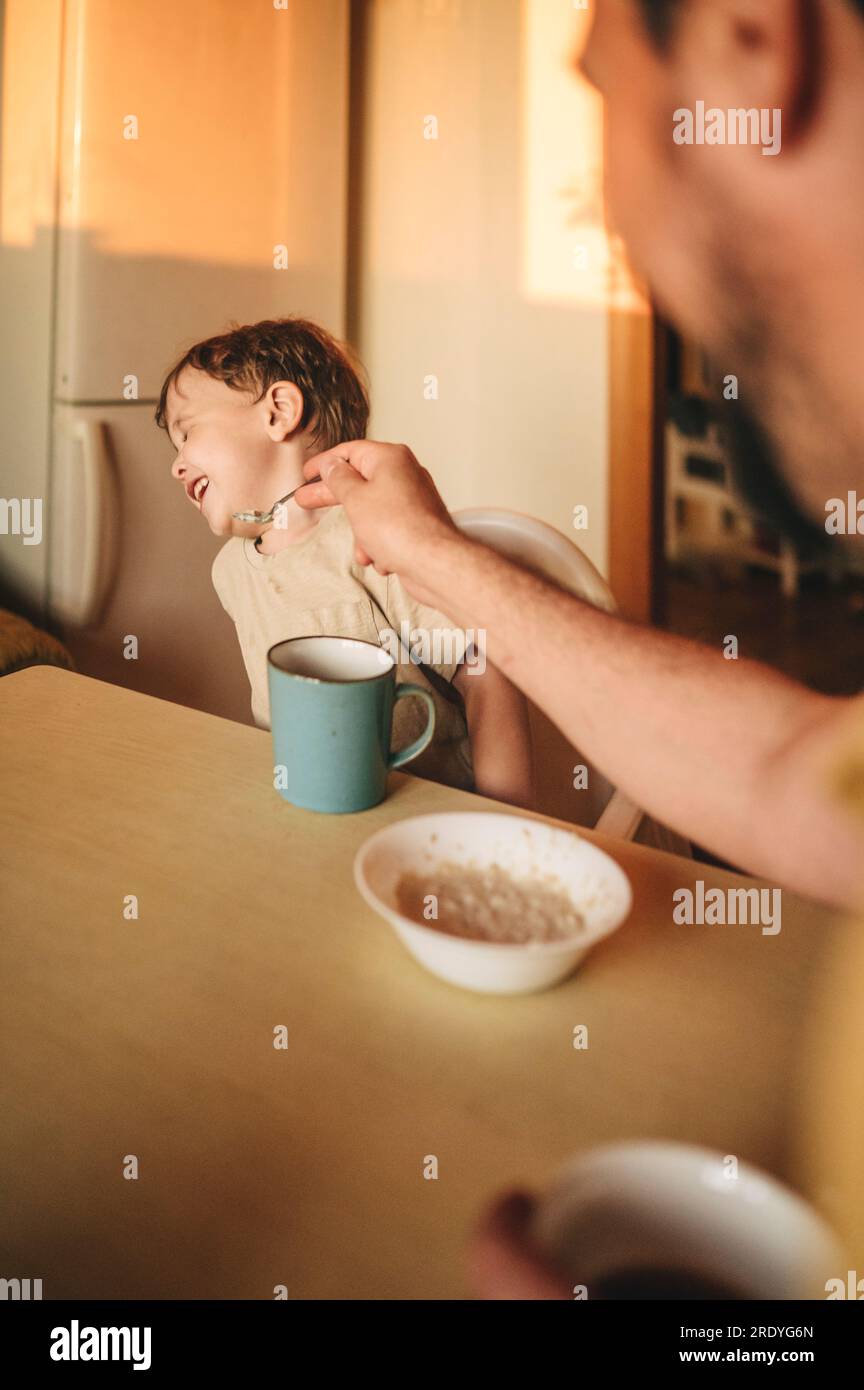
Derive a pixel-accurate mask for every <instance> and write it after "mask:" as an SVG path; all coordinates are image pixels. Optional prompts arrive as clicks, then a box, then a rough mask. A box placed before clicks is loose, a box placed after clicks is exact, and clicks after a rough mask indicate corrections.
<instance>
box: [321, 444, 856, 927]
mask: <svg viewBox="0 0 864 1390" xmlns="http://www.w3.org/2000/svg"><path fill="white" fill-rule="evenodd" d="M306 471H307V476H314V474H315V473H316V472H318V471H320V472H321V476H322V478H323V479H324V481H323V482H322V483H319V484H315V485H310V486H309V487H307V488H304V489H303V490H302V491H301V492H299V493H298V494H297V501H298V504H299V505H301V506H316V505H317V506H320V505H332V504H333V503H334V502H338V503H341V504H342V505H344V507H345V510H346V512H347V513H348V517H349V520H350V521H351V524H352V527H353V529H354V534H355V540H356V542H357V556H358V560H359V561H360V563H364V564H365V563H374V565H375V568H376V569H378V570H379V571H380V572H382V573H388V572H390V571H393V572H396V573H398V574H399V576H400V578H401V580H402V582H403V584H404V585H405V587H406V588H407V589H408V590H409V591H410V592H411V593H413V594H414V595H415V596H416V597H418V598H420V599H422V600H423V602H426V603H429V604H431V605H433V606H434V607H436V608H438V609H440V610H441V611H442V612H445V613H447V614H448V616H449V617H450V618H451V620H452V621H454V622H455V623H457V624H458V625H459V626H461V627H463V628H466V629H467V628H473V629H478V630H479V631H480V633H482V634H483V640H484V644H485V649H486V652H487V656H488V658H489V660H491V661H493V662H494V663H495V665H496V666H497V667H498V668H499V670H501V671H502V672H503V673H504V675H505V676H506V677H507V678H508V679H509V680H511V681H512V682H513V683H514V684H515V685H516V686H518V687H519V688H520V689H521V690H522V691H524V693H525V694H526V695H528V696H529V697H530V698H531V699H532V700H534V702H535V703H536V704H537V705H538V706H539V707H540V708H541V709H542V710H544V711H545V713H546V714H547V715H548V716H549V718H550V719H551V720H552V721H553V722H554V723H555V724H556V725H557V726H558V728H559V729H560V730H561V731H562V733H564V734H565V735H566V737H567V738H569V739H570V741H571V742H573V743H575V744H576V745H577V746H578V747H579V749H580V751H582V752H583V753H584V754H585V755H586V756H587V757H588V758H589V759H590V761H591V762H593V763H595V764H596V765H597V766H598V767H599V768H601V769H602V771H603V772H604V774H605V775H606V776H607V777H608V778H609V779H610V780H611V781H613V782H614V783H615V784H616V785H617V786H619V787H621V789H622V790H623V791H624V792H626V794H627V795H628V796H629V797H631V799H632V800H633V801H635V802H636V803H637V804H638V805H640V806H641V807H642V808H643V809H644V810H645V811H647V812H649V813H650V814H652V815H654V816H656V817H657V819H659V820H661V821H664V822H665V823H666V824H667V825H669V826H671V827H672V828H674V829H676V830H678V831H679V832H680V833H681V834H684V835H688V836H690V837H691V838H693V839H695V840H697V841H698V842H699V843H701V844H704V845H705V846H707V847H708V848H710V849H712V850H713V851H714V852H715V853H717V854H719V855H722V856H723V857H724V858H727V859H729V860H730V861H731V862H733V863H735V864H739V865H740V866H742V867H743V868H746V869H748V870H750V871H751V872H753V873H755V874H759V875H761V876H764V877H766V878H769V879H773V880H774V881H776V882H779V883H780V884H782V885H784V886H786V887H789V888H792V889H794V890H797V891H799V892H802V893H806V894H808V895H810V896H812V897H814V898H817V899H820V900H821V901H824V902H828V903H832V904H836V905H839V906H847V905H850V904H851V903H853V902H854V901H855V900H856V897H857V895H858V885H859V883H860V867H859V865H860V854H861V835H860V832H859V829H858V827H857V826H856V825H854V824H853V823H852V822H851V819H850V818H849V817H847V816H846V814H844V812H843V810H842V808H841V807H840V806H839V805H838V804H837V803H835V800H834V796H833V791H832V788H831V786H830V781H829V771H830V766H831V763H832V761H833V760H834V759H835V758H836V756H837V752H838V749H839V746H840V745H841V744H842V741H843V739H844V737H845V736H847V734H848V732H849V731H851V729H852V727H853V726H854V724H855V721H856V720H857V721H859V723H860V721H861V719H862V717H864V708H862V705H864V702H862V700H861V699H856V700H841V699H836V698H831V697H828V696H824V695H820V694H817V693H815V692H813V691H811V690H808V689H807V688H806V687H804V686H801V685H798V684H796V683H795V682H794V681H791V680H788V679H787V678H786V677H784V676H781V675H779V674H778V673H777V672H775V671H773V670H771V669H770V668H769V667H767V666H763V665H761V664H760V663H758V662H755V661H749V660H748V659H747V658H746V657H741V658H739V659H738V660H734V661H730V660H726V659H725V658H724V656H723V654H722V652H720V651H714V650H712V649H710V648H707V647H703V646H700V645H699V644H697V643H695V642H690V641H687V640H686V639H684V638H681V637H677V636H674V635H672V634H669V633H662V632H657V631H655V630H652V629H649V628H644V627H640V626H638V625H637V624H634V623H630V622H627V621H625V620H623V619H621V618H618V617H613V616H610V615H609V614H606V613H602V612H600V611H598V610H597V609H594V608H591V607H590V606H589V605H588V604H585V603H583V602H581V601H580V600H579V599H577V598H574V597H573V596H572V595H571V594H568V593H565V592H564V591H563V590H561V589H558V588H557V587H556V586H555V585H553V584H549V583H546V582H545V581H543V580H542V579H540V578H538V577H537V576H536V575H533V574H530V573H529V572H527V571H526V570H523V569H522V568H521V567H520V566H518V565H515V564H513V563H511V562H510V561H508V560H506V559H505V558H504V557H503V556H501V555H498V554H497V553H495V552H494V551H492V550H490V549H488V548H487V547H486V546H483V545H480V544H479V543H478V542H476V541H472V540H470V539H468V538H466V537H465V536H463V535H462V534H461V533H460V532H459V531H458V530H457V529H456V527H455V526H454V524H453V522H452V520H451V519H450V517H449V514H448V513H447V510H446V508H445V506H444V504H443V502H442V500H441V498H440V497H439V495H438V493H437V491H436V489H435V486H434V483H433V482H432V479H431V477H430V476H429V474H428V472H427V471H426V470H425V469H423V468H421V466H420V465H419V464H418V463H417V460H416V459H415V458H414V456H413V455H412V454H411V452H410V450H408V449H406V448H405V447H404V446H402V445H386V444H377V443H374V442H372V441H368V440H363V441H354V442H353V443H351V444H347V445H340V446H339V447H338V448H337V449H335V450H330V451H328V452H327V453H325V454H321V455H318V456H317V458H315V459H312V460H309V462H308V463H307V464H306Z"/></svg>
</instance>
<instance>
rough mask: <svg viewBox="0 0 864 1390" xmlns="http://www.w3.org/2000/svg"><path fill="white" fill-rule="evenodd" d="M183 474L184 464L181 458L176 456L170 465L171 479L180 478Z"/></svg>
mask: <svg viewBox="0 0 864 1390" xmlns="http://www.w3.org/2000/svg"><path fill="white" fill-rule="evenodd" d="M185 472H186V465H185V463H184V462H183V459H182V458H181V456H180V455H179V454H178V455H177V457H176V459H175V460H174V462H173V463H172V465H171V477H172V478H182V477H183V475H184V473H185Z"/></svg>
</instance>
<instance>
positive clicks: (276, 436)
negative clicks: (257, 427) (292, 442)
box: [261, 381, 303, 443]
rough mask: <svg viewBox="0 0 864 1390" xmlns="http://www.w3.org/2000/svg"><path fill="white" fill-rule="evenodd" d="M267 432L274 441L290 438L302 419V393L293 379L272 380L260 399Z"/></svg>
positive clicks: (279, 441)
mask: <svg viewBox="0 0 864 1390" xmlns="http://www.w3.org/2000/svg"><path fill="white" fill-rule="evenodd" d="M261 408H262V410H263V411H264V415H265V420H266V429H267V433H268V435H269V436H270V438H271V439H273V440H275V441H276V443H281V442H282V441H283V440H284V439H288V438H290V436H291V435H292V434H293V433H294V431H295V430H297V429H299V427H300V421H301V420H302V419H303V393H302V391H301V390H300V388H299V387H298V386H295V385H294V382H293V381H274V383H273V385H272V386H271V387H270V388H269V389H268V390H267V392H266V394H265V396H264V399H263V400H262V401H261Z"/></svg>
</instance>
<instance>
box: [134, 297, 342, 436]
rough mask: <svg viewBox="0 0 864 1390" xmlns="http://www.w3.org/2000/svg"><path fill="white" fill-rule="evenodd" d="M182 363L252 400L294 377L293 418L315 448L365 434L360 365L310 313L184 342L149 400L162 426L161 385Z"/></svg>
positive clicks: (169, 380)
mask: <svg viewBox="0 0 864 1390" xmlns="http://www.w3.org/2000/svg"><path fill="white" fill-rule="evenodd" d="M184 367H197V368H198V370H199V371H202V372H206V373H207V375H208V376H212V377H215V379H216V380H217V381H224V382H225V383H226V385H228V386H232V387H234V389H235V390H237V391H249V392H252V393H253V395H254V398H255V400H256V401H260V400H261V398H262V396H264V394H265V392H266V391H267V390H268V389H269V387H270V386H272V385H273V383H274V381H291V382H293V383H294V385H295V386H296V387H297V388H298V390H300V391H301V393H302V395H303V416H302V419H301V421H300V426H301V428H303V429H305V428H306V426H307V425H310V424H311V425H312V428H313V440H314V442H315V443H316V444H317V445H319V446H320V448H321V449H332V448H333V446H334V445H336V444H343V443H344V442H345V441H346V440H349V439H363V438H365V436H366V427H367V425H368V423H369V392H368V388H367V386H366V382H365V379H364V375H363V369H362V367H361V366H360V363H359V362H358V361H357V360H356V359H355V358H354V357H353V354H352V353H351V350H350V348H348V347H347V346H346V345H345V344H343V343H339V342H337V340H336V339H335V338H334V337H333V336H332V335H331V334H330V333H328V332H327V331H326V330H325V329H323V328H320V327H319V326H318V324H317V323H312V322H311V320H309V319H301V318H295V317H289V318H284V319H264V320H263V321H262V322H261V323H252V324H247V325H245V326H243V327H240V326H239V325H238V326H235V327H232V328H230V329H229V330H228V332H227V333H220V334H218V335H217V336H216V337H215V338H207V339H206V341H204V342H203V343H196V344H195V346H194V347H191V348H189V351H188V352H185V353H184V354H183V356H182V357H181V358H180V360H179V361H178V362H176V363H175V364H174V366H173V367H172V368H171V370H170V372H169V373H168V375H167V376H166V378H165V381H164V382H163V385H162V390H161V392H160V394H159V404H158V406H157V408H156V423H157V425H158V426H159V428H160V429H163V430H165V429H167V428H168V423H167V419H166V405H167V400H168V388H169V387H170V386H171V384H172V382H176V380H177V378H178V377H179V375H180V373H181V372H182V371H183V369H184Z"/></svg>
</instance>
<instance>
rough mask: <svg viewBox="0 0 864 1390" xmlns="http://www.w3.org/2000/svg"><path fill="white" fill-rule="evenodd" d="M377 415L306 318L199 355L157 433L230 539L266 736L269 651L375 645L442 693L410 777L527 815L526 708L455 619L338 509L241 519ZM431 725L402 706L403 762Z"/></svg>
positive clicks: (232, 599)
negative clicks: (358, 547) (421, 598)
mask: <svg viewBox="0 0 864 1390" xmlns="http://www.w3.org/2000/svg"><path fill="white" fill-rule="evenodd" d="M368 417H369V400H368V396H367V392H366V388H365V386H364V384H363V382H362V380H361V377H360V374H359V371H358V368H357V367H356V366H355V365H354V363H353V362H352V359H351V357H350V355H349V352H348V350H347V349H346V348H345V347H344V346H342V345H340V344H339V343H337V342H336V340H335V339H334V338H332V337H331V336H330V334H329V333H326V332H325V331H324V330H323V329H322V328H319V327H318V326H317V325H316V324H314V323H311V322H309V321H308V320H305V319H300V318H287V319H278V320H268V321H265V322H263V323H257V324H253V325H250V326H247V327H243V328H234V329H232V330H231V331H229V332H227V333H224V334H221V335H220V336H218V337H215V338H209V339H207V341H206V342H202V343H198V344H196V346H195V347H193V348H190V349H189V351H188V352H187V353H185V354H184V355H183V357H181V358H180V360H179V361H178V362H177V363H176V365H175V366H174V367H173V368H172V369H171V371H170V372H169V373H168V376H167V377H166V379H165V383H164V385H163V387H162V392H161V396H160V399H159V406H158V409H157V411H156V422H157V424H158V425H159V426H160V427H161V428H163V429H165V430H167V432H168V435H169V437H170V439H171V440H172V442H173V444H174V446H175V448H176V449H177V457H176V459H175V460H174V464H173V466H172V469H171V472H172V475H173V477H175V478H176V479H177V480H178V481H179V482H180V483H181V484H182V485H183V487H184V489H185V491H186V495H187V497H188V498H189V501H190V502H191V503H192V505H193V506H196V507H197V508H198V510H199V511H200V512H201V514H202V516H203V517H204V519H205V521H206V522H207V524H208V525H209V527H210V530H211V531H213V533H214V534H215V535H217V536H230V537H231V539H230V540H229V541H228V542H227V544H226V545H224V546H223V547H222V549H221V550H220V551H219V554H218V555H217V556H216V559H215V561H214V562H213V570H212V578H213V584H214V587H215V589H216V592H217V594H218V595H219V599H220V602H221V603H222V606H223V608H224V609H225V611H226V612H227V613H228V615H229V617H230V618H231V619H232V620H233V622H234V624H235V626H236V628H237V636H238V638H239V641H240V647H241V650H242V653H243V660H244V662H245V665H246V671H247V674H248V676H249V682H250V685H251V687H252V714H253V717H254V719H255V722H256V724H258V725H259V726H260V727H261V728H269V727H270V712H269V695H268V688H267V651H268V649H269V648H270V647H271V646H273V645H274V644H275V643H276V642H279V641H282V640H284V639H287V638H290V637H302V636H314V635H326V636H335V637H359V638H363V639H364V640H366V641H371V642H375V643H376V644H378V645H383V646H385V647H386V649H387V651H389V652H390V653H391V655H393V656H394V657H396V658H397V671H396V675H397V679H398V680H400V681H413V682H414V683H415V684H420V685H423V686H424V687H425V688H427V689H429V690H430V691H431V693H432V697H433V699H434V702H435V712H436V720H435V734H434V737H433V739H432V742H431V743H430V745H429V747H428V748H427V749H426V750H425V751H424V752H423V753H422V754H421V755H420V756H419V757H418V758H416V759H415V760H414V761H413V762H412V763H411V764H410V765H409V766H410V770H411V771H412V772H415V773H416V774H418V775H419V776H421V777H426V778H429V779H430V780H432V781H437V782H445V783H447V784H449V785H450V786H455V787H461V788H463V789H465V790H468V791H478V792H480V793H482V794H483V795H484V796H490V797H495V798H496V799H498V800H500V801H509V802H512V803H513V804H515V805H519V806H529V807H530V806H531V804H532V801H533V787H532V775H531V743H530V734H529V729H528V714H527V707H526V704H525V700H524V698H523V696H522V695H521V694H520V692H519V691H518V690H516V688H515V687H514V686H513V685H512V684H511V683H510V682H509V681H508V680H507V679H506V677H504V676H503V675H502V674H501V672H500V671H498V670H497V669H496V668H495V667H494V666H493V665H492V664H491V663H489V662H486V661H485V658H483V657H482V654H478V653H477V652H476V651H475V649H474V647H473V644H470V643H469V642H468V640H467V636H466V634H464V633H462V632H460V631H459V630H458V629H454V628H453V625H452V624H451V623H450V622H449V621H448V619H447V618H446V617H445V616H444V614H442V613H438V612H436V611H435V610H434V609H432V608H429V607H427V606H425V605H424V604H421V603H418V602H417V601H416V600H415V599H413V598H412V597H411V596H410V595H409V594H408V593H406V591H405V589H404V588H403V586H402V584H401V583H400V581H399V578H398V576H397V575H395V574H390V575H386V576H384V575H379V574H378V573H377V571H376V570H375V569H374V567H372V566H367V567H362V566H360V565H358V564H357V563H356V562H355V554H354V536H353V532H352V530H351V527H350V525H349V523H348V520H347V518H346V516H345V513H344V511H343V510H342V508H341V507H332V508H324V509H320V510H316V511H304V510H303V509H302V508H300V507H298V506H297V504H296V503H295V502H294V501H293V500H291V501H289V502H287V503H286V504H285V505H284V506H283V507H281V508H279V510H278V511H277V513H276V516H275V518H274V520H273V521H271V522H268V523H267V524H265V525H253V524H250V523H248V522H243V521H238V520H237V519H236V518H235V517H234V513H235V512H245V511H257V512H269V511H270V510H271V509H272V508H273V505H274V503H275V502H276V501H278V500H279V499H280V498H281V497H284V496H285V494H286V493H288V492H290V491H291V490H292V489H293V488H296V487H300V486H301V484H302V483H303V482H304V481H305V479H304V477H303V464H304V462H305V460H306V459H307V458H310V457H311V456H312V455H314V454H317V453H319V452H321V451H322V450H324V449H329V448H332V447H333V446H334V445H336V444H341V443H344V442H345V441H347V440H351V439H361V438H364V437H365V434H366V426H367V421H368ZM406 642H407V645H406ZM466 646H467V650H466ZM418 656H419V658H420V661H419V662H418V660H417V657H418ZM412 658H413V659H412ZM425 723H426V712H425V709H424V708H423V705H422V702H421V701H420V700H400V701H399V702H398V703H397V704H396V706H395V709H394V715H393V738H392V747H393V749H400V748H404V747H405V745H406V744H408V743H410V742H411V741H412V740H413V739H414V738H416V737H417V735H418V734H419V733H420V732H421V731H422V729H423V728H424V727H425Z"/></svg>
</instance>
